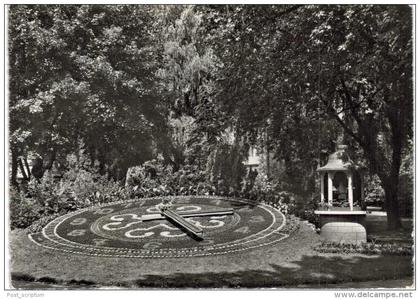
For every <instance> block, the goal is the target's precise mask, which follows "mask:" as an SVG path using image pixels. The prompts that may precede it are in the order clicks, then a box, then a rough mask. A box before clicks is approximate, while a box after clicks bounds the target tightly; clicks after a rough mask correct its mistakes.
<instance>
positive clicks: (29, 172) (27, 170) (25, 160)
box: [23, 157, 31, 180]
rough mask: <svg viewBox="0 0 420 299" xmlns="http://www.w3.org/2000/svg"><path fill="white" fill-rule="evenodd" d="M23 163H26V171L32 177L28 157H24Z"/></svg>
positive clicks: (29, 177)
mask: <svg viewBox="0 0 420 299" xmlns="http://www.w3.org/2000/svg"><path fill="white" fill-rule="evenodd" d="M23 163H25V169H26V173H27V175H28V179H29V180H30V179H31V168H30V167H29V163H28V159H27V158H26V157H25V158H24V159H23Z"/></svg>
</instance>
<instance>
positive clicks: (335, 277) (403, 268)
mask: <svg viewBox="0 0 420 299" xmlns="http://www.w3.org/2000/svg"><path fill="white" fill-rule="evenodd" d="M270 266H271V268H272V270H270V271H268V270H245V271H239V272H234V273H229V272H223V273H213V272H208V273H199V274H190V273H176V274H170V275H146V276H144V277H142V278H141V279H138V280H135V281H134V282H133V283H132V284H131V285H130V283H128V284H127V285H126V286H127V287H145V288H222V287H225V288H257V287H267V288H269V287H292V288H293V287H299V286H301V285H305V287H311V285H312V286H316V287H322V286H323V285H327V284H328V285H331V284H335V283H342V282H357V281H375V280H377V281H379V280H390V279H401V278H412V276H413V266H412V264H411V261H410V259H409V258H403V257H396V256H393V257H391V256H379V257H349V258H342V257H327V256H304V257H303V259H302V260H301V261H297V262H296V261H295V262H292V263H290V264H286V265H285V266H279V265H275V264H270ZM373 283H374V282H373ZM308 285H309V286H308ZM372 287H375V285H374V284H373V285H372ZM390 287H391V286H390Z"/></svg>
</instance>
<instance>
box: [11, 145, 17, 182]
mask: <svg viewBox="0 0 420 299" xmlns="http://www.w3.org/2000/svg"><path fill="white" fill-rule="evenodd" d="M11 166H12V173H11V177H10V183H11V184H12V186H14V187H18V182H17V180H16V176H17V170H18V155H17V153H16V151H15V150H13V149H12V165H11Z"/></svg>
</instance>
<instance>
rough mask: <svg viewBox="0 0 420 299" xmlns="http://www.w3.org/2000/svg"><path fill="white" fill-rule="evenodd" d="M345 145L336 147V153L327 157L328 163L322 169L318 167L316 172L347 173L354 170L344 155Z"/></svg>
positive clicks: (352, 164)
mask: <svg viewBox="0 0 420 299" xmlns="http://www.w3.org/2000/svg"><path fill="white" fill-rule="evenodd" d="M346 148H347V146H346V145H339V146H337V151H335V152H334V153H332V154H331V155H330V156H329V157H328V162H327V164H325V165H324V166H322V167H318V169H317V171H319V172H322V171H348V170H352V169H354V168H355V165H354V163H353V161H351V160H350V157H349V156H348V155H347V153H346Z"/></svg>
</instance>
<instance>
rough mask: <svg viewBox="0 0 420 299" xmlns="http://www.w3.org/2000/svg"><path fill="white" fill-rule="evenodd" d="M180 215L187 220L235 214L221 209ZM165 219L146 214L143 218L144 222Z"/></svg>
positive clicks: (161, 216)
mask: <svg viewBox="0 0 420 299" xmlns="http://www.w3.org/2000/svg"><path fill="white" fill-rule="evenodd" d="M177 214H178V215H180V216H182V217H184V218H187V217H203V216H222V215H231V214H233V209H220V210H212V211H200V212H177ZM162 219H165V216H163V215H162V214H146V215H142V216H141V220H142V221H151V220H162Z"/></svg>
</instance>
